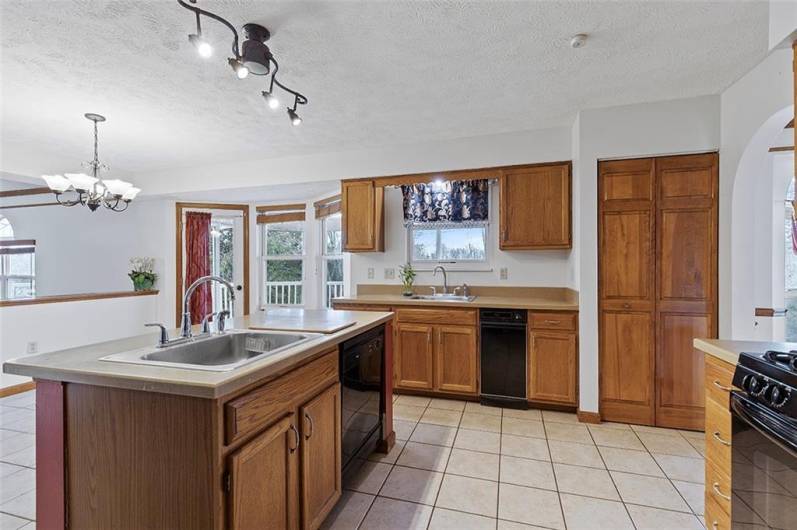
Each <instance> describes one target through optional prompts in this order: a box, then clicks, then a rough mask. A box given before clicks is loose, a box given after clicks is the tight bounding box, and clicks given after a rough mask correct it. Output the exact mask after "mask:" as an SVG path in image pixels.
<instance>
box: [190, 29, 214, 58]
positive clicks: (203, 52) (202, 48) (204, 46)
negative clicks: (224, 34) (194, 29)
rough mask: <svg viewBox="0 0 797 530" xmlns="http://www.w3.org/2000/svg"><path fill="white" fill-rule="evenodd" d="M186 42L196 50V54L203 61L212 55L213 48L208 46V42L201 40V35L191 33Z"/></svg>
mask: <svg viewBox="0 0 797 530" xmlns="http://www.w3.org/2000/svg"><path fill="white" fill-rule="evenodd" d="M188 42H190V43H191V44H193V45H194V48H196V51H197V53H198V54H199V56H200V57H202V58H203V59H207V58H208V57H210V56H211V55H213V47H212V46H211V45H210V44H208V42H207V41H206V40H205V39H203V38H202V35H200V34H197V33H192V34H190V35H189V36H188Z"/></svg>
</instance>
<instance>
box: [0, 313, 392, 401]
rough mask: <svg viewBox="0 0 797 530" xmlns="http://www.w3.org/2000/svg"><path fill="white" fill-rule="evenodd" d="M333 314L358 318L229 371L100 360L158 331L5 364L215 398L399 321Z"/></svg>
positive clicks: (253, 323) (236, 324)
mask: <svg viewBox="0 0 797 530" xmlns="http://www.w3.org/2000/svg"><path fill="white" fill-rule="evenodd" d="M329 313H330V318H333V319H334V320H335V321H336V322H337V321H339V320H340V318H341V317H345V318H350V319H351V320H354V321H355V323H354V325H352V326H349V327H346V328H345V329H342V330H340V331H337V332H335V333H330V334H325V335H320V336H319V337H317V338H315V339H313V340H310V341H308V342H305V343H302V344H298V345H296V346H293V347H290V348H287V349H285V350H284V351H281V352H279V353H277V354H275V355H271V356H268V357H266V358H265V359H261V360H259V361H255V362H252V363H250V364H246V365H243V366H241V367H238V368H236V369H234V370H231V371H228V372H211V371H205V370H190V369H183V368H171V367H165V366H152V365H145V364H131V363H121V362H112V361H101V360H100V358H102V357H105V356H107V355H111V354H114V353H120V352H124V351H130V350H135V349H138V348H145V347H148V346H152V345H154V344H155V343H156V341H157V337H158V332H155V333H146V334H142V335H137V336H135V337H128V338H124V339H118V340H113V341H108V342H102V343H98V344H90V345H87V346H81V347H77V348H70V349H66V350H61V351H56V352H50V353H43V354H39V355H30V356H25V357H20V358H17V359H13V360H10V361H8V362H6V363H4V364H3V371H4V372H6V373H11V374H16V375H24V376H28V377H32V378H34V379H46V380H51V381H63V382H68V383H82V384H87V385H98V386H108V387H115V388H126V389H130V390H139V391H147V392H161V393H166V394H179V395H185V396H194V397H202V398H210V399H215V398H219V397H222V396H224V395H227V394H229V393H231V392H235V391H236V390H239V389H241V388H243V387H245V386H247V385H250V384H252V383H255V382H257V381H259V380H262V379H265V378H268V377H271V376H275V375H277V374H280V373H283V372H285V371H287V370H290V369H291V368H292V367H294V366H298V365H299V364H303V363H304V362H307V361H309V360H311V359H312V358H314V357H316V356H318V355H321V354H323V353H324V352H326V351H329V349H330V348H334V347H335V346H337V345H338V344H340V343H341V342H343V341H345V340H347V339H350V338H352V337H355V336H357V335H360V334H361V333H363V332H365V331H367V330H369V329H373V328H375V327H377V326H379V325H381V324H384V323H386V322H389V321H390V320H391V319H392V318H393V313H387V312H373V311H345V312H343V311H334V312H332V311H330V312H329ZM333 315H334V316H333ZM263 319H264V317H263V316H262V314H260V313H256V314H254V315H251V316H247V317H243V318H240V319H235V320H234V321H233V323H232V325H231V326H230V327H231V328H232V329H250V328H257V329H263V327H264V323H263ZM314 319H315V320H317V319H318V312H315V314H314ZM177 333H178V330H173V331H172V332H171V335H172V336H176V335H177Z"/></svg>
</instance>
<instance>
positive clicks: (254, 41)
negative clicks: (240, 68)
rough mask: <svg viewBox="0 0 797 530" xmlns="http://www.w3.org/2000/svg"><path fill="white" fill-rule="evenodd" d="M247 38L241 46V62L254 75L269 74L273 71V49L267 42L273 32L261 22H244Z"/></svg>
mask: <svg viewBox="0 0 797 530" xmlns="http://www.w3.org/2000/svg"><path fill="white" fill-rule="evenodd" d="M243 29H244V34H245V35H246V40H245V41H244V42H243V45H242V46H241V62H242V63H243V64H244V66H246V67H247V68H248V69H249V71H250V72H251V73H252V74H253V75H268V73H269V72H270V71H271V64H270V61H271V50H269V49H268V46H266V45H265V42H266V41H267V40H268V39H269V38H270V37H271V33H269V31H268V30H267V29H266V28H264V27H263V26H261V25H259V24H251V23H250V24H244V28H243Z"/></svg>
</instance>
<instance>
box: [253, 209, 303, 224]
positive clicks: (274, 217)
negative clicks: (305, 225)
mask: <svg viewBox="0 0 797 530" xmlns="http://www.w3.org/2000/svg"><path fill="white" fill-rule="evenodd" d="M304 218H305V216H304V212H288V213H275V214H271V215H258V216H257V224H259V225H267V224H270V223H287V222H290V221H304Z"/></svg>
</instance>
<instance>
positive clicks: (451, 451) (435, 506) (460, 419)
mask: <svg viewBox="0 0 797 530" xmlns="http://www.w3.org/2000/svg"><path fill="white" fill-rule="evenodd" d="M429 403H430V404H431V401H430V402H429ZM467 407H468V405H467V403H465V406H464V407H462V411H461V412H460V414H459V421H458V422H457V427H456V429H457V430H456V432H455V433H454V441H453V442H451V444H452V445H451V448H450V450H449V451H448V459H447V460H446V467H444V468H443V478H442V479H440V486H439V487H438V488H437V493H436V494H435V496H434V504H433V505H432V514H431V515H430V516H429V522H427V523H426V528H427V530H428V529H429V527H430V526H431V524H432V517H434V512H435V510H436V509H437V500H438V499H439V498H440V490H442V489H443V482H444V481H445V480H446V470H447V469H448V464H449V463H450V462H451V453H453V452H454V445H453V444H455V443H456V441H457V436H458V435H459V426H460V425H462V418H463V417H465V409H466V408H467ZM441 509H447V508H441Z"/></svg>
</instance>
